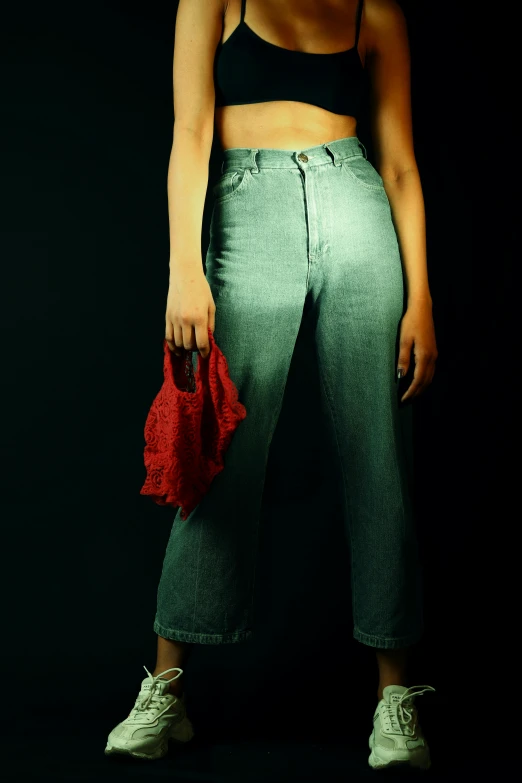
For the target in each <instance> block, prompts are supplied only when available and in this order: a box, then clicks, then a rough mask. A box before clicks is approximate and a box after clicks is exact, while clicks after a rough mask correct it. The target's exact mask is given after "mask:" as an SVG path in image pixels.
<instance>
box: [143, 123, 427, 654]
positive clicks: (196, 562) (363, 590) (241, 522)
mask: <svg viewBox="0 0 522 783" xmlns="http://www.w3.org/2000/svg"><path fill="white" fill-rule="evenodd" d="M221 171H222V174H221V176H220V178H219V180H218V182H217V183H216V185H215V187H214V190H213V199H214V207H213V212H212V219H211V227H210V244H209V248H208V252H207V256H206V277H207V280H208V282H209V285H210V288H211V290H212V294H213V297H214V301H215V303H216V322H215V333H214V334H215V339H216V342H217V344H218V345H219V347H220V348H221V350H222V351H223V353H224V355H225V357H226V359H227V362H228V367H229V371H230V377H231V379H232V380H233V381H234V383H235V385H236V387H237V389H238V391H239V400H240V401H241V402H242V403H243V404H244V405H245V407H246V410H247V417H246V419H245V420H244V421H242V422H241V423H240V424H239V426H238V428H237V429H236V431H235V433H234V435H233V437H232V441H231V443H230V446H229V448H228V451H227V452H226V455H225V467H224V469H223V471H222V472H221V473H220V474H218V475H217V476H216V478H215V479H214V481H213V483H212V484H211V486H210V489H209V490H208V492H207V494H206V495H205V496H204V498H203V499H202V500H201V502H200V503H199V505H198V506H197V507H196V508H195V509H194V510H193V512H192V513H191V514H190V515H189V516H188V518H187V520H186V521H185V522H183V521H182V520H181V519H180V512H179V510H178V512H177V514H176V517H175V519H174V523H173V526H172V531H171V534H170V539H169V542H168V545H167V550H166V554H165V559H164V563H163V569H162V574H161V579H160V582H159V586H158V602H157V612H156V617H155V622H154V631H155V632H156V633H157V634H159V635H160V636H163V637H165V638H168V639H173V640H177V641H184V642H194V643H201V644H223V643H228V642H241V641H245V640H247V639H249V638H250V637H251V635H252V631H253V597H254V578H255V566H256V556H257V547H258V537H259V522H260V516H261V501H262V496H263V488H264V482H265V470H266V466H267V461H268V455H269V447H270V443H271V440H272V436H273V434H274V431H275V428H276V424H277V421H278V417H279V413H280V410H281V407H282V401H283V393H284V390H285V385H286V381H287V375H288V372H289V368H290V363H291V359H292V354H293V351H294V345H295V343H296V339H297V335H298V332H299V328H300V325H301V320H302V319H303V318H311V319H313V330H312V331H313V333H314V344H313V345H311V346H310V351H315V352H316V356H317V361H318V368H319V373H320V377H321V386H322V393H323V394H324V396H325V400H326V407H327V409H328V410H329V411H330V414H331V416H332V420H333V425H334V429H335V433H336V444H337V453H338V456H339V460H340V464H341V468H342V476H343V485H344V497H345V504H344V507H345V512H344V513H345V530H346V536H347V540H348V543H349V551H350V557H351V579H352V585H351V587H352V606H353V619H354V628H353V636H354V638H355V639H357V640H359V641H360V642H362V643H363V644H366V645H369V646H371V647H379V648H400V647H405V646H408V645H410V644H413V643H415V642H416V641H418V639H419V638H420V636H421V635H422V625H423V620H422V596H421V591H422V577H421V567H420V562H419V554H418V545H417V538H416V532H415V527H414V520H413V517H412V506H411V500H410V497H409V495H408V480H407V474H406V462H405V452H404V446H403V443H402V441H401V429H400V422H399V419H398V404H399V395H398V386H397V381H396V363H397V357H398V336H399V325H400V320H401V317H402V314H403V305H404V286H403V273H402V265H401V258H400V252H399V245H398V241H397V235H396V232H395V228H394V225H393V222H392V216H391V210H390V204H389V201H388V197H387V195H386V191H385V189H384V186H383V181H382V179H381V177H380V176H379V174H378V172H377V171H376V170H375V168H374V167H373V166H372V165H371V163H370V162H369V161H368V160H367V157H366V151H365V150H364V147H363V145H362V144H361V143H360V142H359V140H358V139H357V137H356V136H353V137H348V138H343V139H337V140H336V141H333V142H329V143H326V144H322V145H319V146H316V147H312V148H310V149H305V150H297V151H291V150H281V149H246V148H233V149H228V150H225V151H224V152H223V164H222V169H221ZM196 356H197V354H196V353H195V354H194V357H196ZM194 366H196V364H195V363H194ZM311 415H313V412H311Z"/></svg>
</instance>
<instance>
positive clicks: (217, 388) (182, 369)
mask: <svg viewBox="0 0 522 783" xmlns="http://www.w3.org/2000/svg"><path fill="white" fill-rule="evenodd" d="M208 334H209V339H210V354H209V356H208V358H207V359H202V358H201V356H200V355H199V354H198V366H197V370H196V376H194V368H193V365H192V352H191V351H184V356H183V357H178V356H176V355H175V354H174V353H172V352H171V351H170V349H169V346H168V344H167V341H166V340H164V341H163V350H164V357H163V376H164V380H163V385H162V387H161V389H160V391H159V393H158V395H157V396H156V397H155V399H154V402H153V403H152V406H151V409H150V411H149V414H148V416H147V420H146V422H145V441H146V446H145V451H144V461H145V468H146V470H147V477H146V480H145V483H144V485H143V487H142V488H141V490H140V494H141V495H149V496H150V497H151V498H152V499H153V500H154V501H155V502H156V503H158V504H159V505H160V506H166V505H170V506H180V507H181V514H180V516H181V519H183V520H186V519H187V517H188V515H189V514H190V513H191V511H193V510H194V508H195V507H196V506H197V505H198V503H199V502H200V500H201V498H202V497H203V495H204V494H205V493H206V492H207V490H208V488H209V486H210V484H211V482H212V480H213V478H214V477H215V476H216V475H217V474H218V473H220V472H221V471H222V470H223V467H224V461H223V455H224V454H225V452H226V450H227V448H228V446H229V444H230V441H231V439H232V435H233V434H234V431H235V429H236V427H237V426H238V424H239V423H240V422H241V421H243V419H244V418H245V417H246V408H245V406H244V405H242V404H241V403H240V402H239V400H238V391H237V389H236V387H235V385H234V383H233V382H232V380H231V378H230V376H229V373H228V365H227V360H226V359H225V356H224V355H223V353H222V352H221V350H220V349H219V348H218V346H217V344H216V342H215V340H214V335H213V334H212V332H211V330H210V328H209V330H208Z"/></svg>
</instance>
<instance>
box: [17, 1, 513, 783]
mask: <svg viewBox="0 0 522 783" xmlns="http://www.w3.org/2000/svg"><path fill="white" fill-rule="evenodd" d="M400 5H401V7H402V8H403V9H404V12H405V14H406V18H407V21H408V28H409V35H410V46H411V52H412V104H413V121H414V141H415V152H416V157H417V162H418V165H419V169H420V173H421V179H422V183H423V189H424V198H425V204H426V215H427V241H428V266H429V278H430V286H431V292H432V297H433V302H434V308H433V312H434V320H435V327H436V334H437V342H438V349H439V359H438V362H437V371H436V375H435V378H434V381H433V384H432V386H431V387H430V388H429V390H428V391H427V392H426V393H425V394H424V395H423V396H422V397H421V398H419V399H418V400H416V401H415V402H414V404H413V405H407V406H404V407H403V408H402V411H401V417H402V424H403V426H404V427H405V429H406V431H407V432H408V433H410V435H411V436H412V437H411V441H412V449H411V450H410V453H409V460H410V473H411V480H412V488H413V493H414V503H415V509H416V518H417V525H418V531H419V540H420V545H421V556H422V561H423V568H424V581H425V622H426V631H425V635H424V638H423V640H422V642H421V643H420V644H419V645H417V648H416V652H415V658H414V660H413V662H412V669H411V676H410V680H411V684H412V685H414V684H421V685H422V684H429V685H432V686H433V687H435V688H436V693H433V694H426V695H424V696H421V697H419V699H418V700H417V704H418V706H419V710H420V715H421V722H422V725H423V727H424V730H425V733H426V734H427V736H428V739H429V741H430V745H431V748H432V755H433V759H434V761H433V768H432V771H431V773H430V774H431V775H432V779H435V778H436V779H440V780H443V779H446V777H445V774H446V773H445V771H446V769H447V767H448V765H450V764H451V766H452V767H453V768H454V766H455V764H458V763H461V762H462V758H461V754H460V752H456V751H455V749H454V748H455V746H454V745H452V744H451V743H450V744H448V742H447V726H448V724H447V721H448V714H449V713H451V711H452V710H453V709H454V705H455V698H456V697H455V694H456V692H459V690H460V689H461V688H462V687H463V681H466V678H467V677H468V673H469V666H470V658H471V657H473V656H472V655H471V654H470V643H471V640H474V639H476V638H477V634H479V631H478V629H477V628H476V627H471V621H470V613H471V607H470V602H471V601H472V597H473V595H472V594H473V593H474V586H473V579H474V578H475V577H476V572H477V569H476V563H475V562H473V560H472V557H471V555H470V545H471V539H472V523H473V522H474V521H476V512H473V511H472V510H471V506H470V503H471V495H472V493H471V491H470V486H469V465H470V463H471V461H472V457H473V450H474V446H473V441H472V440H471V438H470V415H469V414H470V405H471V397H472V395H473V389H472V388H470V383H469V378H470V374H471V371H470V360H469V349H468V346H469V336H470V331H471V334H473V329H472V328H471V329H470V323H471V315H470V295H471V291H470V287H471V281H470V277H471V258H472V251H471V191H472V186H471V181H470V158H471V153H470V149H471V144H472V138H471V136H470V135H469V134H470V132H469V131H467V130H466V123H465V120H466V116H465V113H466V111H468V108H467V104H466V101H467V94H468V84H469V70H468V59H469V50H468V49H467V47H468V46H469V42H468V38H467V37H466V36H463V35H462V34H461V28H460V27H459V24H458V19H457V17H456V16H453V17H452V18H451V19H448V16H447V15H446V16H445V15H444V14H442V13H441V4H439V3H435V2H426V3H418V2H401V3H400ZM176 10H177V3H176V2H172V3H161V2H159V1H154V2H150V1H149V2H147V3H138V2H130V3H129V2H95V3H76V4H72V3H70V4H63V5H59V4H56V3H55V4H51V5H48V4H39V5H38V6H36V4H33V5H25V6H23V7H18V9H17V11H16V13H15V12H14V11H13V10H11V11H10V13H9V14H8V15H7V16H6V17H5V18H4V24H5V27H4V33H3V34H4V36H5V40H6V43H5V45H4V46H3V49H2V61H3V73H4V88H3V91H2V93H3V94H2V111H3V115H4V118H3V128H2V133H3V138H4V142H3V145H2V152H3V155H2V180H3V187H2V204H3V206H2V215H3V221H2V222H3V228H2V233H3V240H2V244H3V247H4V258H5V259H7V262H6V263H4V264H3V273H4V284H5V287H3V296H2V305H3V307H2V328H3V331H4V339H3V350H4V365H7V366H8V368H9V371H8V372H7V373H6V376H5V377H4V380H3V395H5V403H4V406H3V412H4V417H3V428H2V429H3V458H4V459H3V462H4V466H5V469H4V471H3V472H2V476H3V479H4V482H5V484H4V491H3V493H2V518H3V520H4V521H3V531H4V543H5V549H4V558H3V569H2V575H3V577H4V585H3V588H4V589H3V596H4V605H3V627H4V634H5V636H4V639H5V643H4V644H3V646H2V656H3V662H4V673H5V685H4V686H3V692H4V693H5V694H6V698H7V699H8V701H9V710H10V711H9V714H8V716H7V724H6V732H7V733H4V735H3V738H4V741H6V745H7V747H8V752H7V754H4V764H9V765H12V768H13V771H12V775H13V777H12V778H9V779H17V780H18V779H34V780H38V779H47V778H49V779H51V778H52V779H54V780H58V779H60V780H91V779H93V780H94V779H96V780H97V779H100V778H104V779H111V778H112V777H118V776H120V775H121V776H123V775H125V776H129V775H132V776H134V777H143V778H144V779H148V777H151V776H162V775H163V776H166V775H169V777H171V778H172V779H175V780H178V779H179V780H181V779H187V780H188V779H190V780H195V779H198V780H228V779H232V778H233V777H234V776H236V775H237V778H238V779H240V780H244V781H254V780H255V781H257V780H265V779H266V778H270V779H274V780H275V779H276V775H280V777H277V779H278V780H305V779H306V780H323V779H324V780H341V779H342V780H345V779H346V777H345V774H346V771H348V770H350V775H351V777H352V779H358V778H362V777H367V776H368V775H370V774H374V773H373V771H372V770H370V769H369V768H368V767H367V763H366V758H367V755H368V751H367V740H368V736H369V734H370V731H371V718H372V715H373V710H374V706H375V693H376V688H377V682H378V680H377V666H376V662H375V654H374V651H373V650H372V649H370V648H365V647H363V646H362V645H360V644H359V643H358V642H356V641H355V640H353V639H352V618H351V604H350V602H351V596H350V590H349V571H348V552H347V549H346V545H345V542H344V539H343V535H342V519H341V516H340V508H341V504H340V503H339V486H340V485H339V477H338V472H337V471H338V466H337V465H336V462H335V459H334V452H333V450H332V448H331V441H330V437H331V435H330V433H329V431H328V425H327V419H326V412H325V411H323V410H322V409H321V403H320V394H319V381H318V378H317V376H315V380H314V381H313V383H310V380H309V379H310V373H309V369H307V370H306V373H305V372H304V371H303V368H304V367H307V368H309V362H310V359H309V356H308V355H307V354H306V352H305V350H304V344H305V340H306V335H305V330H304V328H303V330H302V333H301V334H300V337H299V340H298V343H297V346H296V350H295V355H294V360H293V363H292V367H291V370H290V376H289V379H288V384H287V389H286V393H285V401H284V406H283V411H282V413H281V417H280V420H279V424H278V427H277V429H276V433H275V436H274V440H273V445H272V449H271V453H270V459H269V463H268V473H267V478H266V492H265V503H264V507H263V524H262V534H261V541H260V549H259V564H258V570H257V583H256V627H255V637H254V639H253V640H252V641H251V642H250V643H249V644H245V645H241V644H238V645H221V646H219V645H217V646H211V645H209V646H198V647H197V648H196V649H195V651H194V653H193V655H192V657H191V659H190V662H189V665H188V667H187V670H186V679H187V683H186V684H187V691H188V694H189V696H188V698H189V715H190V717H191V719H192V720H193V723H194V724H195V728H196V735H199V739H198V742H202V743H203V744H201V745H197V744H194V743H195V742H196V740H194V741H193V743H190V745H189V746H187V748H186V750H184V752H183V757H182V759H181V760H179V761H177V762H176V761H173V760H172V759H171V758H169V759H168V760H164V761H162V762H156V764H155V765H153V766H147V765H146V769H144V767H143V766H139V765H138V766H136V764H134V765H133V764H131V763H127V762H125V763H124V764H123V765H121V764H120V765H113V764H111V760H106V759H105V757H104V756H103V749H104V747H105V741H106V737H107V734H108V732H109V731H110V730H111V729H112V728H113V726H114V725H115V724H116V723H117V722H119V721H120V720H122V719H123V718H124V717H125V716H126V715H127V714H128V711H129V710H130V707H131V706H132V704H133V703H134V699H135V698H136V695H137V692H138V689H139V684H140V682H141V679H142V678H143V677H144V676H145V671H144V669H143V665H146V666H147V668H148V669H149V670H150V671H152V670H153V667H154V662H155V649H156V636H155V635H154V633H153V630H152V624H153V620H154V614H155V600H156V589H157V582H158V579H159V574H160V569H161V564H162V560H163V555H164V551H165V547H166V543H167V539H168V536H169V532H170V527H171V524H172V521H173V518H174V513H175V512H174V510H172V509H168V508H160V507H159V506H156V505H155V504H153V503H152V501H151V500H150V499H148V498H144V497H142V496H140V494H139V490H140V488H141V486H142V484H143V481H144V476H145V474H144V466H143V447H144V440H143V427H144V423H145V418H146V415H147V412H148V410H149V408H150V405H151V403H152V400H153V398H154V396H155V395H156V394H157V392H158V390H159V388H160V386H161V383H162V340H163V335H164V315H165V302H166V294H167V287H168V259H169V238H168V212H167V191H166V184H167V169H168V163H169V155H170V150H171V143H172V124H173V103H172V54H173V43H174V24H175V18H176ZM448 52H451V53H452V56H451V57H448V56H444V55H446V54H447V53H448ZM358 135H359V138H360V139H361V141H363V143H364V144H365V146H366V148H367V150H368V154H369V158H370V160H372V161H373V157H372V156H373V152H372V144H371V139H370V135H369V130H368V122H367V117H366V116H363V117H362V118H361V120H360V123H359V127H358ZM488 140H489V143H490V144H491V143H492V137H491V136H486V137H485V141H488ZM494 150H495V146H494V145H493V149H491V150H490V151H491V152H494ZM220 162H221V159H220V148H219V141H218V140H217V138H216V139H215V141H214V147H213V150H212V156H211V161H210V179H209V192H210V188H211V186H212V184H213V182H214V181H215V180H216V178H217V176H218V174H219V165H220ZM500 197H501V196H499V198H500ZM498 203H499V202H498V200H497V201H495V199H494V198H492V199H490V205H489V209H490V212H489V214H490V216H494V214H495V209H496V208H498ZM209 207H210V199H209V198H207V204H206V206H205V213H204V220H203V236H202V252H203V253H205V252H206V245H207V242H208V228H209V221H210V209H209ZM503 238H504V239H505V238H506V235H505V234H503ZM498 248H499V245H498V244H497V249H498ZM500 250H501V252H500V253H498V254H497V265H498V267H497V268H500V264H501V261H502V257H503V256H502V253H503V252H506V253H507V246H506V248H505V247H504V246H503V247H501V248H500ZM499 280H500V282H499ZM495 285H496V286H497V287H496V288H495ZM503 285H504V286H506V288H507V287H509V283H508V280H507V276H505V275H504V276H502V275H500V276H499V277H497V278H496V282H495V281H492V282H491V288H490V290H489V296H490V303H491V302H492V301H495V297H497V299H498V297H499V296H500V295H501V293H502V290H503V289H502V286H503ZM484 347H485V351H486V349H487V348H488V347H489V343H486V342H485V343H484ZM482 358H483V357H482ZM315 372H317V371H316V369H315ZM472 374H473V376H475V371H473V373H472ZM473 383H475V384H477V383H478V384H480V379H478V380H477V379H476V378H475V379H474V381H473ZM502 416H503V412H502V409H500V410H499V411H498V413H497V421H498V422H499V423H500V422H501V421H502ZM490 475H491V474H490ZM481 491H482V492H483V491H484V490H483V489H482V490H478V488H477V493H478V495H479V496H480V492H481ZM475 499H476V497H475ZM483 500H484V501H485V498H483ZM490 522H491V520H490ZM468 687H469V686H467V685H466V686H464V689H465V690H466V689H467V688H468ZM310 705H312V710H310ZM311 713H313V717H312V718H311V717H310V714H311ZM452 720H453V721H454V720H455V719H454V717H453V718H452ZM453 726H454V723H453ZM461 728H462V727H460V728H459V731H460V730H461ZM468 728H469V724H468ZM203 740H204V742H203ZM207 740H208V744H205V743H206V742H207ZM326 742H331V743H333V744H332V745H331V746H330V748H329V749H328V747H327V746H326V745H324V744H321V743H326ZM227 743H228V744H227ZM239 743H242V744H239ZM278 743H281V744H278ZM311 748H314V749H315V750H314V751H313V752H312V750H311ZM25 764H27V766H26V768H25V771H24V772H23V774H22V773H21V772H20V770H21V769H22V766H23V765H25ZM274 765H275V766H274ZM286 769H288V776H285V774H283V772H284V770H286ZM391 774H392V776H393V772H392V773H391ZM314 775H315V776H314ZM178 776H179V777H178ZM438 776H439V777H438ZM234 779H235V777H234Z"/></svg>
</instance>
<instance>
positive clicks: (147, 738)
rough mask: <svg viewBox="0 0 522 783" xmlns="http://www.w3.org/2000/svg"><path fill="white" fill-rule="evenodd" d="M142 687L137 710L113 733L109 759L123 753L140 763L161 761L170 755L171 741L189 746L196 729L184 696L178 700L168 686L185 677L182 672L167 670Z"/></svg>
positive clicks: (109, 742)
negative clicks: (169, 742) (174, 673)
mask: <svg viewBox="0 0 522 783" xmlns="http://www.w3.org/2000/svg"><path fill="white" fill-rule="evenodd" d="M143 668H144V669H145V671H146V672H147V674H148V675H149V676H148V677H147V678H145V679H144V680H143V681H142V683H141V690H140V692H139V694H138V697H137V699H136V702H135V704H134V707H133V708H132V710H131V712H130V714H129V715H128V717H127V718H126V719H125V720H124V721H122V722H121V723H118V725H117V726H116V727H115V728H114V729H113V730H112V731H111V733H110V734H109V738H108V740H107V747H106V748H105V754H106V755H108V756H109V755H112V754H114V753H123V754H125V755H128V756H133V757H134V758H139V759H160V758H162V757H163V756H165V755H166V754H167V752H168V741H169V739H170V740H174V741H177V742H188V741H189V740H190V739H192V737H193V736H194V729H193V728H192V724H191V722H190V721H189V719H188V718H187V714H186V710H185V694H183V696H182V697H181V698H177V697H176V696H174V695H173V694H172V693H170V692H169V683H170V682H172V681H173V680H177V678H178V677H180V676H181V675H182V674H183V669H179V668H174V669H167V670H166V671H164V672H161V674H158V675H157V676H156V677H153V676H152V674H151V673H150V672H149V670H148V669H147V667H146V666H144V667H143ZM173 671H177V672H178V674H177V675H176V676H175V677H172V679H170V680H166V679H160V677H164V675H165V674H168V673H169V672H173Z"/></svg>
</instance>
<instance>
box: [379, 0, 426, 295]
mask: <svg viewBox="0 0 522 783" xmlns="http://www.w3.org/2000/svg"><path fill="white" fill-rule="evenodd" d="M365 14H366V16H365V19H366V22H367V33H366V34H367V47H368V52H367V67H368V71H369V74H370V83H371V131H372V141H373V145H374V149H375V158H376V167H377V169H378V171H379V174H380V175H381V177H382V179H383V182H384V187H385V190H386V194H387V196H388V200H389V202H390V207H391V212H392V217H393V222H394V225H395V229H396V233H397V238H398V241H399V246H400V251H401V258H402V262H403V269H404V276H405V280H406V289H407V296H408V306H410V305H412V304H414V303H415V302H423V303H425V304H429V305H430V306H431V294H430V290H429V284H428V270H427V260H426V218H425V212H424V198H423V194H422V186H421V181H420V176H419V170H418V168H417V162H416V160H415V153H414V149H413V131H412V118H411V88H410V50H409V43H408V32H407V27H406V20H405V18H404V14H403V12H402V10H401V8H400V7H399V5H398V4H397V3H396V2H395V0H367V2H366V3H365Z"/></svg>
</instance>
